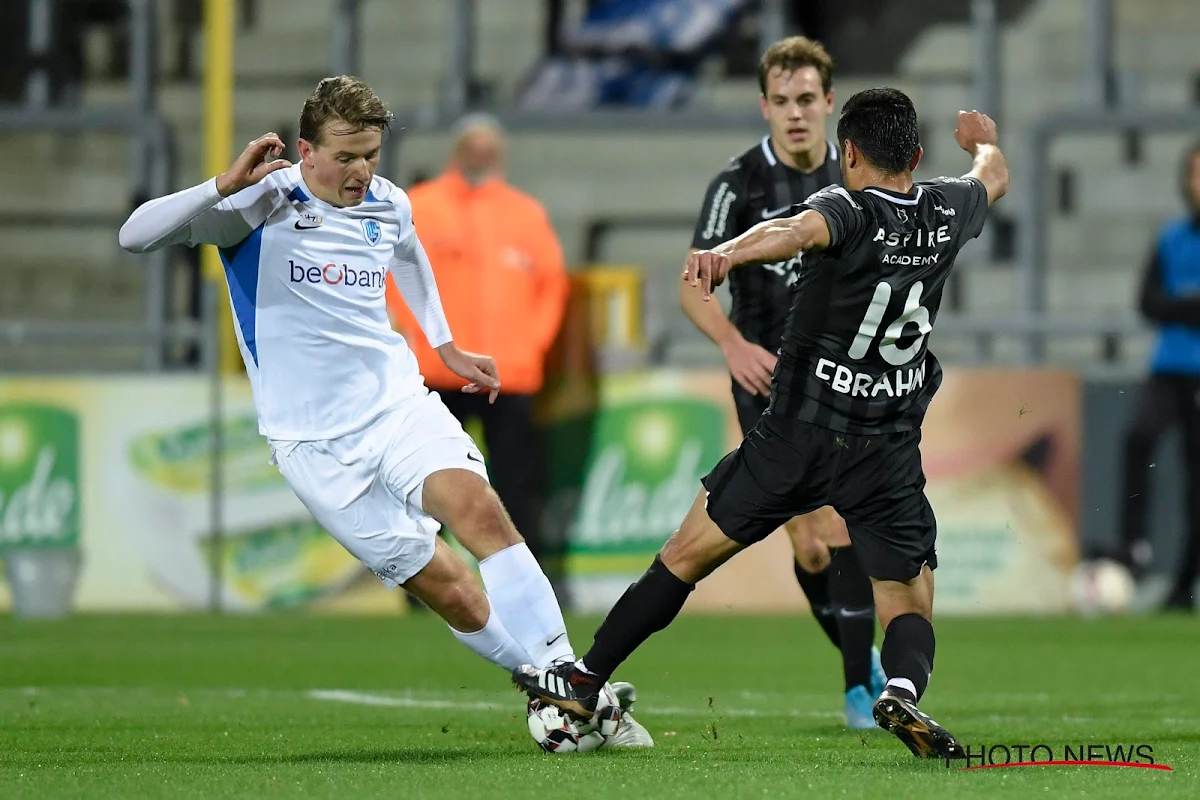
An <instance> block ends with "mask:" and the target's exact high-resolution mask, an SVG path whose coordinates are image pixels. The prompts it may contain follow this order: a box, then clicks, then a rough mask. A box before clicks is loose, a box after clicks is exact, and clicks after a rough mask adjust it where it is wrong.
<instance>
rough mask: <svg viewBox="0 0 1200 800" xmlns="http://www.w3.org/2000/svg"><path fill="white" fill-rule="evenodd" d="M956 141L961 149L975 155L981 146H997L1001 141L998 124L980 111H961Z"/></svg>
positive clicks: (955, 136)
mask: <svg viewBox="0 0 1200 800" xmlns="http://www.w3.org/2000/svg"><path fill="white" fill-rule="evenodd" d="M954 140H955V141H956V142H958V146H959V147H961V148H962V149H963V150H966V151H967V152H968V153H970V154H972V155H974V154H975V151H976V149H978V148H979V146H980V145H981V144H996V143H997V142H998V141H999V136H998V134H997V133H996V123H995V122H993V121H992V118H991V117H989V116H988V115H987V114H982V113H980V112H978V111H959V112H958V127H957V128H955V129H954Z"/></svg>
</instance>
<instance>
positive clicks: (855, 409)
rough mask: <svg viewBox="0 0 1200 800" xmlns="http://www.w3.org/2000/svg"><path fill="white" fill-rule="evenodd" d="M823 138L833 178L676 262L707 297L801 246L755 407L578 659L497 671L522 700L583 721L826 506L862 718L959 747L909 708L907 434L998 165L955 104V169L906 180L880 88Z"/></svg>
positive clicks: (913, 608)
mask: <svg viewBox="0 0 1200 800" xmlns="http://www.w3.org/2000/svg"><path fill="white" fill-rule="evenodd" d="M837 138H838V142H840V143H841V147H842V158H841V165H842V176H843V185H844V187H845V188H842V187H831V188H829V189H825V190H823V191H821V192H818V193H817V194H815V195H813V196H812V197H810V198H808V199H807V200H806V201H805V202H804V203H803V204H802V205H801V206H800V209H799V212H800V213H798V214H797V215H796V216H792V217H788V218H782V217H781V218H779V219H775V220H768V221H766V222H762V223H760V224H758V225H756V226H754V227H753V228H751V229H750V230H749V231H747V232H746V233H744V234H742V235H741V236H738V237H736V238H735V239H732V240H730V241H728V242H726V243H724V244H722V245H719V246H717V247H716V248H714V249H712V250H704V251H700V252H697V253H693V254H691V255H690V256H689V257H688V261H687V265H686V267H685V269H684V279H685V280H687V281H689V282H696V283H698V284H699V286H700V288H701V291H702V292H703V294H704V295H705V296H710V292H711V286H712V285H713V284H714V283H716V282H720V281H721V280H722V279H724V277H725V276H726V275H727V274H728V273H729V271H730V270H731V269H734V268H747V265H750V264H755V263H767V262H774V261H779V260H781V259H786V258H790V257H792V256H794V255H795V254H797V253H800V252H803V253H804V256H803V258H802V259H801V262H800V264H799V267H798V274H799V279H798V283H797V286H796V291H795V294H794V297H793V302H792V309H791V312H790V313H789V316H788V322H787V328H786V331H785V334H784V343H783V348H782V350H781V351H780V355H779V364H778V365H777V367H776V369H775V373H774V376H773V378H772V381H771V403H770V406H769V408H768V409H767V412H766V413H765V414H764V415H763V416H762V417H761V418H760V419H759V422H758V424H757V425H756V426H755V428H754V430H752V431H751V432H750V434H749V435H748V436H747V437H746V438H745V440H743V442H742V444H741V445H740V446H739V447H738V448H737V449H736V450H734V451H733V452H732V453H730V454H729V455H728V456H726V457H725V458H724V459H723V460H722V461H721V463H719V464H718V465H717V466H716V468H715V469H713V471H712V472H711V473H709V474H708V476H707V477H705V478H704V480H703V481H702V483H703V489H702V490H701V491H700V493H699V494H698V496H697V497H696V501H695V503H694V504H693V505H692V508H691V510H690V511H689V512H688V515H687V517H686V518H685V519H684V521H683V524H682V525H680V527H679V530H678V531H676V532H675V534H674V535H673V536H672V537H671V538H670V539H669V540H668V541H667V543H666V544H665V545H664V546H663V548H662V550H661V551H660V552H659V554H658V556H657V557H656V558H655V559H654V563H653V564H651V565H650V568H649V569H648V570H646V573H645V574H644V575H643V576H642V577H641V578H640V579H638V581H637V582H636V583H634V584H633V585H631V586H630V587H629V589H628V590H626V592H625V594H623V595H622V596H621V598H620V599H619V600H618V601H617V603H616V605H614V606H613V608H612V610H611V611H609V613H608V616H607V617H606V618H605V620H604V622H603V623H602V624H601V625H600V627H599V629H597V631H596V636H595V639H594V641H593V643H592V647H591V649H590V650H588V652H587V653H586V654H584V656H583V658H582V659H580V660H579V661H577V662H576V663H574V664H571V663H564V664H558V665H552V666H551V667H549V668H547V669H537V668H535V667H533V666H529V665H526V666H522V667H519V668H517V669H515V670H513V681H514V682H515V683H516V684H517V686H518V687H520V688H521V689H522V690H524V691H526V692H528V693H529V694H530V695H531V696H533V697H537V698H540V699H542V700H543V701H545V702H549V703H551V704H553V705H556V706H558V707H559V708H561V709H563V710H564V711H565V712H567V713H568V714H571V715H572V716H575V717H578V718H584V719H587V718H590V717H591V716H592V714H593V713H594V711H595V709H596V705H597V696H598V693H599V690H600V687H601V686H602V685H603V683H604V681H606V680H608V677H609V676H610V675H611V674H612V673H613V672H614V671H616V669H617V667H618V666H619V665H620V664H621V663H622V662H623V661H624V660H625V659H626V658H628V657H629V655H630V654H631V653H632V652H633V651H634V650H635V649H637V647H638V646H639V645H641V643H642V642H644V641H645V640H646V639H647V638H649V637H650V636H651V635H652V634H653V633H655V632H656V631H660V630H662V629H663V628H665V627H666V626H667V625H669V624H670V623H671V621H672V620H673V619H674V618H675V616H676V615H677V614H678V613H679V610H680V609H681V608H682V607H683V604H684V601H685V600H687V596H688V594H689V593H690V592H691V591H692V589H694V588H695V584H696V583H697V582H698V581H700V580H701V579H703V578H704V577H705V576H707V575H708V574H710V573H711V572H712V571H713V570H714V569H716V568H717V567H719V566H720V565H721V564H723V563H725V561H727V560H728V559H729V558H730V557H732V556H733V555H734V554H736V553H737V552H738V551H740V550H742V549H743V548H745V547H748V546H749V545H752V544H754V543H755V542H757V541H761V540H762V539H763V538H765V537H766V536H767V535H769V534H770V533H771V531H773V530H775V529H776V528H777V527H779V526H780V525H781V524H783V523H784V522H785V521H787V520H788V519H791V518H792V517H795V516H797V515H799V514H804V513H808V512H811V511H812V510H814V509H816V508H820V507H822V506H825V505H830V506H833V507H834V508H835V509H836V510H837V511H838V513H839V514H840V515H841V516H842V517H843V518H844V519H845V520H846V525H847V528H848V530H849V533H850V539H851V541H852V542H853V543H854V547H855V551H856V552H857V555H858V558H859V560H860V561H861V562H862V564H863V567H864V568H865V569H866V572H867V574H868V575H870V576H871V580H872V586H873V588H874V594H875V608H876V612H877V613H878V615H879V619H880V622H881V623H882V625H883V628H884V638H883V648H882V652H883V667H884V670H885V671H886V672H887V677H888V681H887V686H886V688H885V689H884V691H883V693H882V694H881V695H880V696H879V698H878V699H877V700H876V701H875V705H874V709H873V713H874V717H875V721H876V723H877V724H878V725H879V726H880V727H882V728H884V729H885V730H889V731H891V732H892V733H894V734H895V735H896V736H897V737H898V738H899V739H900V740H901V741H903V742H904V744H905V745H907V746H908V748H909V749H910V750H911V751H912V752H913V754H914V755H916V756H917V757H920V758H962V757H963V751H962V747H961V745H959V743H958V742H957V740H955V738H954V737H953V736H952V735H951V734H950V733H949V731H947V730H946V729H945V728H943V727H942V726H940V725H939V724H938V723H937V722H935V721H934V720H933V719H932V718H931V717H929V716H928V715H927V714H925V713H923V712H922V711H920V710H919V709H918V708H917V702H918V701H919V700H920V699H921V696H922V695H923V693H924V692H925V688H926V687H927V686H928V684H929V677H930V674H931V673H932V671H933V663H934V633H933V625H932V623H931V621H930V620H931V617H932V615H933V569H935V568H936V567H937V555H936V552H935V549H934V546H935V539H936V530H937V529H936V523H935V520H934V516H933V510H932V509H931V508H930V505H929V501H928V500H927V499H926V497H925V491H924V490H925V475H924V471H923V469H922V467H921V453H920V441H921V422H922V420H923V418H924V415H925V410H926V408H928V406H929V402H930V400H931V399H932V398H933V395H934V393H935V392H936V391H937V388H938V386H939V385H940V383H941V377H942V373H941V367H940V366H939V365H938V362H937V359H936V358H934V356H933V355H932V354H931V353H930V352H929V351H928V349H927V341H928V336H929V333H930V331H932V330H933V325H934V323H935V322H936V320H937V313H938V308H939V307H940V305H941V298H942V289H943V288H944V286H945V283H946V278H947V277H948V275H949V274H950V270H951V268H952V267H953V266H954V261H955V258H956V257H957V255H958V253H959V251H960V250H961V249H962V247H963V246H964V245H965V244H966V243H967V241H968V240H970V239H972V238H974V237H975V236H978V235H979V232H980V231H981V230H982V228H983V223H984V220H985V218H986V216H987V211H988V208H989V206H990V205H991V204H992V203H994V202H995V201H996V200H997V199H998V198H1000V197H1002V196H1003V195H1004V193H1005V191H1007V188H1008V168H1007V166H1006V164H1005V161H1004V156H1003V154H1002V153H1001V152H1000V149H999V148H998V147H997V146H996V141H997V138H996V126H995V124H994V123H993V122H992V121H991V120H990V119H989V118H988V117H986V116H984V115H982V114H979V113H978V112H969V113H968V112H959V115H958V127H957V129H956V131H955V139H956V140H957V141H958V143H959V145H960V146H961V147H962V148H963V149H964V150H966V151H967V152H968V153H970V154H971V156H972V159H973V163H972V167H971V171H970V172H969V173H967V175H965V176H964V177H962V178H938V179H935V180H931V181H922V182H919V183H914V182H913V179H912V171H913V169H915V168H916V166H917V162H918V161H919V160H920V158H921V147H920V143H919V140H918V134H917V114H916V111H915V109H914V108H913V105H912V101H910V100H909V98H908V97H907V96H906V95H904V93H903V92H900V91H897V90H895V89H869V90H867V91H864V92H860V93H859V94H856V95H854V97H852V98H850V100H849V101H847V103H846V105H845V107H844V108H843V109H842V114H841V118H840V119H839V121H838V130H837ZM752 668H756V669H757V670H758V675H759V679H757V685H758V686H759V687H760V688H761V687H762V686H764V685H769V684H770V682H771V681H779V682H781V683H787V684H789V685H790V684H791V683H793V682H794V681H795V678H796V676H793V675H789V674H788V673H787V672H786V668H784V669H780V667H779V666H778V665H774V664H761V665H759V664H756V665H753V667H752ZM764 679H765V680H767V681H768V683H767V684H763V682H762V681H763V680H764Z"/></svg>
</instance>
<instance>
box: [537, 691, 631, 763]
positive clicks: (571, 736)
mask: <svg viewBox="0 0 1200 800" xmlns="http://www.w3.org/2000/svg"><path fill="white" fill-rule="evenodd" d="M525 722H526V723H527V724H528V726H529V735H530V736H532V737H533V740H534V741H535V742H537V744H538V747H540V748H542V750H544V751H545V752H547V753H587V752H589V751H591V750H596V749H598V748H599V747H600V746H601V745H603V744H604V743H605V742H606V741H607V740H608V737H610V736H612V735H613V734H614V733H616V732H617V728H618V727H620V724H621V707H620V706H619V705H618V704H617V699H616V697H615V696H613V694H612V692H611V691H609V689H608V687H607V686H605V687H604V692H603V693H602V694H601V696H600V702H599V704H598V705H597V706H596V714H595V716H593V717H592V718H591V719H590V720H588V721H587V722H576V721H575V720H573V719H571V717H570V716H568V715H567V714H565V713H564V712H562V711H560V710H559V709H558V708H556V707H555V706H552V705H550V704H549V703H543V702H542V701H541V700H537V699H534V698H530V700H529V705H528V707H527V709H526V714H525Z"/></svg>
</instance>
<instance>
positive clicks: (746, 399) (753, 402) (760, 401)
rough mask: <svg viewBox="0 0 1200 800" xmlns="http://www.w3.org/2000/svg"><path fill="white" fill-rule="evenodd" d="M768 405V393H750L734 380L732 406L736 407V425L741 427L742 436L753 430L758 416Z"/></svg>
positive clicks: (769, 401) (769, 400)
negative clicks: (766, 394)
mask: <svg viewBox="0 0 1200 800" xmlns="http://www.w3.org/2000/svg"><path fill="white" fill-rule="evenodd" d="M769 405H771V398H770V396H769V395H768V396H767V397H763V396H762V395H760V394H750V393H749V392H747V391H746V390H745V389H743V388H742V387H741V385H740V384H739V383H738V382H737V381H734V383H733V407H734V408H735V409H737V418H738V425H740V426H741V428H742V436H745V435H746V434H748V433H750V431H752V430H754V426H755V425H757V424H758V418H759V417H761V416H762V415H763V412H764V411H766V410H767V406H769Z"/></svg>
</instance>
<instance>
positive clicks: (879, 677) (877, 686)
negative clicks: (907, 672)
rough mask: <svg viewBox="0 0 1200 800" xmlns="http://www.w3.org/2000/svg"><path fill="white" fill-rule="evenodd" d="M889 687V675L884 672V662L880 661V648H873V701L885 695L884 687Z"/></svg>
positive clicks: (871, 687)
mask: <svg viewBox="0 0 1200 800" xmlns="http://www.w3.org/2000/svg"><path fill="white" fill-rule="evenodd" d="M885 686H887V673H886V672H884V671H883V662H882V661H881V660H880V659H879V648H878V647H875V646H874V645H872V646H871V685H870V687H869V688H870V690H871V699H872V700H874V699H875V698H877V697H879V695H881V694H883V687H885Z"/></svg>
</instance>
